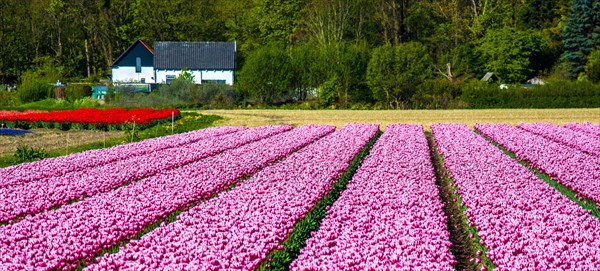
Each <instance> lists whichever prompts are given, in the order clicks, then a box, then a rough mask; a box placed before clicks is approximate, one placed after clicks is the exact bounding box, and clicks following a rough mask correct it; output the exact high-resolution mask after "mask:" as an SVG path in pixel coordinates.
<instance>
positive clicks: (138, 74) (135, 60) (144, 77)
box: [112, 40, 156, 83]
mask: <svg viewBox="0 0 600 271" xmlns="http://www.w3.org/2000/svg"><path fill="white" fill-rule="evenodd" d="M154 78H156V77H155V76H154V51H153V50H152V48H150V46H148V44H146V43H144V42H143V41H141V40H138V41H136V42H134V43H133V44H132V45H131V46H129V48H127V50H125V52H124V53H123V54H121V55H120V56H119V57H118V58H117V59H116V60H115V62H114V63H113V66H112V81H113V82H115V83H155V82H156V81H155V80H154Z"/></svg>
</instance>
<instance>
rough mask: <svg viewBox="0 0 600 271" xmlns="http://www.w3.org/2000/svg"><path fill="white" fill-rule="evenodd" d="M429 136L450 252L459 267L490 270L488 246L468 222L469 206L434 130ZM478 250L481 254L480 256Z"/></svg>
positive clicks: (491, 268) (491, 264)
mask: <svg viewBox="0 0 600 271" xmlns="http://www.w3.org/2000/svg"><path fill="white" fill-rule="evenodd" d="M426 135H427V141H428V143H429V149H430V152H431V161H432V163H433V168H434V172H435V175H436V179H437V180H436V182H437V186H438V188H439V190H440V199H441V200H442V203H443V204H444V207H443V211H444V213H445V214H446V217H447V218H448V220H447V225H446V226H447V228H448V231H449V232H450V242H451V243H452V246H451V247H450V252H451V253H452V254H453V255H454V257H455V259H456V270H482V267H484V266H485V267H486V268H487V270H493V269H494V268H495V265H494V264H493V263H492V261H491V260H490V259H489V258H488V257H487V256H486V252H487V248H486V247H485V246H484V245H482V244H481V238H480V237H479V235H478V233H477V230H476V228H475V225H474V224H470V223H469V219H468V218H467V216H466V215H465V213H464V212H465V211H466V210H467V207H466V206H465V205H464V204H463V200H462V198H461V196H460V193H459V191H458V187H456V184H455V183H454V179H452V178H451V175H450V172H449V171H448V170H447V169H446V168H445V166H444V157H443V156H442V154H440V153H439V152H438V149H437V145H436V144H435V141H434V139H433V136H432V135H431V132H426ZM478 251H480V253H481V255H477V252H478ZM476 258H480V259H481V263H479V264H478V263H476V262H475V259H476Z"/></svg>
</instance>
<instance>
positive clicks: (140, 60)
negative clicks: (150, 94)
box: [135, 57, 142, 73]
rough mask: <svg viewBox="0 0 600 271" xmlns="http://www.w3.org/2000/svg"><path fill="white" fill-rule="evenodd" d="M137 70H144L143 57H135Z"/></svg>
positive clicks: (137, 71)
mask: <svg viewBox="0 0 600 271" xmlns="http://www.w3.org/2000/svg"><path fill="white" fill-rule="evenodd" d="M135 72H136V73H141V72H142V58H141V57H136V58H135Z"/></svg>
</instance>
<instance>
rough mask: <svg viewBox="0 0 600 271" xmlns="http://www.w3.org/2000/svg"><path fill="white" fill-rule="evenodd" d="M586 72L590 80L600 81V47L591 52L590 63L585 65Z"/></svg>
mask: <svg viewBox="0 0 600 271" xmlns="http://www.w3.org/2000/svg"><path fill="white" fill-rule="evenodd" d="M585 74H586V75H587V76H588V78H589V79H590V81H592V82H594V83H600V47H597V48H596V49H594V51H592V53H590V56H589V57H588V63H587V65H586V66H585Z"/></svg>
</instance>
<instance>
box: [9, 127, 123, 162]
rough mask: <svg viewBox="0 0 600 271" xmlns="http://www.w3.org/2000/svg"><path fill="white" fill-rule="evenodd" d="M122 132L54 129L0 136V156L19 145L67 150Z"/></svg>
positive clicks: (10, 152)
mask: <svg viewBox="0 0 600 271" xmlns="http://www.w3.org/2000/svg"><path fill="white" fill-rule="evenodd" d="M122 135H123V132H120V131H119V132H102V131H90V130H69V131H61V130H54V129H33V133H29V134H26V135H21V136H0V156H1V155H7V154H13V153H14V152H15V151H16V150H17V147H18V146H19V145H20V144H26V145H27V146H29V147H33V148H44V150H46V151H53V150H65V151H66V150H67V148H73V147H76V146H80V145H84V144H87V143H92V142H102V141H103V140H104V139H110V138H116V137H120V136H122Z"/></svg>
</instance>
